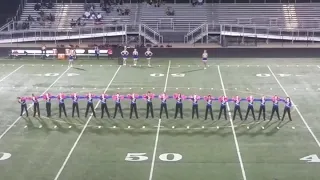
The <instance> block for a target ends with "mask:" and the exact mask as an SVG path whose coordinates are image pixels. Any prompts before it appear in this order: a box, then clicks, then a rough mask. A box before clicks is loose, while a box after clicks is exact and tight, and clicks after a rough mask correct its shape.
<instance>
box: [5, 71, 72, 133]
mask: <svg viewBox="0 0 320 180" xmlns="http://www.w3.org/2000/svg"><path fill="white" fill-rule="evenodd" d="M69 69H70V68H69V67H68V68H67V69H66V70H65V71H64V72H63V73H62V74H61V75H60V76H59V77H58V78H57V79H56V80H55V81H54V82H53V83H52V84H51V85H50V86H49V87H48V88H47V89H46V90H45V91H44V92H43V93H42V94H41V96H42V95H43V94H45V93H46V92H47V91H49V89H50V88H51V87H52V86H53V85H54V84H56V83H57V82H58V81H59V79H61V77H62V76H63V75H64V74H65V73H66V72H68V71H69ZM31 107H32V105H31V106H29V107H28V110H29V109H30V108H31ZM23 114H25V112H24V113H23ZM20 119H21V116H19V117H18V118H17V119H16V120H15V121H14V122H13V123H12V124H11V125H10V126H9V127H8V128H7V129H6V130H5V131H4V132H3V133H2V134H1V135H0V139H2V138H3V136H4V135H6V134H7V132H8V131H9V130H10V129H11V128H12V127H14V125H15V124H16V123H17V122H18V121H19V120H20Z"/></svg>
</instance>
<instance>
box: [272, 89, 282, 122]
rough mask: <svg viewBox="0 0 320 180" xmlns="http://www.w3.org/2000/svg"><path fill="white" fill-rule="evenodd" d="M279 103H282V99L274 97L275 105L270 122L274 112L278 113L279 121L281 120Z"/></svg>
mask: <svg viewBox="0 0 320 180" xmlns="http://www.w3.org/2000/svg"><path fill="white" fill-rule="evenodd" d="M279 101H280V98H279V97H278V96H277V95H275V96H273V98H272V103H273V105H272V111H271V116H270V121H271V120H272V117H273V114H274V112H276V113H277V116H278V120H280V116H279Z"/></svg>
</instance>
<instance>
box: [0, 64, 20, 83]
mask: <svg viewBox="0 0 320 180" xmlns="http://www.w3.org/2000/svg"><path fill="white" fill-rule="evenodd" d="M23 66H24V65H21V66H20V67H18V68H17V69H15V70H14V71H12V72H11V73H9V74H7V75H6V76H5V77H3V78H2V79H0V82H2V81H4V80H5V79H7V78H8V77H9V76H11V75H12V74H13V73H15V72H17V71H18V70H19V69H21V68H22V67H23Z"/></svg>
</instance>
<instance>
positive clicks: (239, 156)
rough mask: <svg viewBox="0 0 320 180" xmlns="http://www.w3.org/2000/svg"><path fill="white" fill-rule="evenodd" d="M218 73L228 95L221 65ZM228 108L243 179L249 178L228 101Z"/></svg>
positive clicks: (224, 91) (224, 92)
mask: <svg viewBox="0 0 320 180" xmlns="http://www.w3.org/2000/svg"><path fill="white" fill-rule="evenodd" d="M218 73H219V77H220V82H221V87H222V89H223V94H224V95H225V96H227V93H226V90H225V88H224V83H223V79H222V75H221V71H220V66H219V65H218ZM227 108H228V114H229V119H230V123H231V128H232V134H233V138H234V142H235V145H236V149H237V154H238V159H239V163H240V167H241V172H242V178H243V180H247V176H246V172H245V170H244V165H243V162H242V157H241V153H240V147H239V143H238V138H237V135H236V131H235V130H234V125H233V120H232V116H231V112H230V106H229V103H228V102H227Z"/></svg>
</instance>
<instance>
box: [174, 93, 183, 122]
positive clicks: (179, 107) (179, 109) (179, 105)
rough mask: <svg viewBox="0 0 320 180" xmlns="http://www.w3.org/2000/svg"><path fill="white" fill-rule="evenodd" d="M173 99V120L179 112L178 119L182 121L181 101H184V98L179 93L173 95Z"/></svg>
mask: <svg viewBox="0 0 320 180" xmlns="http://www.w3.org/2000/svg"><path fill="white" fill-rule="evenodd" d="M173 97H174V98H175V99H176V113H175V115H174V119H176V118H177V115H178V112H180V118H181V119H183V110H182V108H183V105H182V100H183V99H184V96H183V95H182V94H181V93H179V94H174V96H173Z"/></svg>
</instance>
